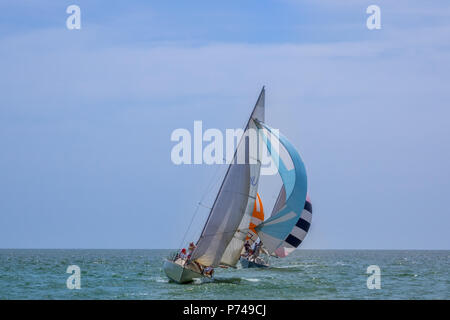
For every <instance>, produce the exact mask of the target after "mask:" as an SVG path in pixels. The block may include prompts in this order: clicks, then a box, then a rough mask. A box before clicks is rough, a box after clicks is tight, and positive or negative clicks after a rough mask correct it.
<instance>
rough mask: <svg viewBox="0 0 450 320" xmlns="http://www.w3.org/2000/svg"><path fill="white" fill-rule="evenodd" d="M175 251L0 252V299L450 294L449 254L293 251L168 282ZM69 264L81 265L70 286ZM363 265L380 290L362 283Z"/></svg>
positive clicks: (444, 296)
mask: <svg viewBox="0 0 450 320" xmlns="http://www.w3.org/2000/svg"><path fill="white" fill-rule="evenodd" d="M172 251H173V250H34V249H33V250H32V249H30V250H16V249H2V250H0V299H450V276H449V270H450V251H448V250H446V251H384V250H373V251H371V250H297V251H296V252H294V253H293V254H292V255H291V256H289V257H288V258H285V259H273V260H272V261H271V264H272V267H271V268H269V269H241V268H238V269H220V268H218V269H217V270H216V274H215V279H214V280H212V281H196V282H194V283H192V284H187V285H179V284H176V283H172V282H169V281H168V279H167V278H166V276H165V275H164V272H163V270H162V264H163V260H164V258H165V257H166V256H168V255H169V254H170V253H171V252H172ZM69 265H78V266H79V267H80V269H81V289H79V290H77V289H74V290H70V289H68V288H67V286H66V280H67V278H68V277H69V276H70V274H68V273H66V270H67V267H68V266H69ZM369 265H377V266H379V267H380V269H381V289H372V290H369V289H368V288H367V278H368V277H369V274H367V273H366V271H367V267H368V266H369Z"/></svg>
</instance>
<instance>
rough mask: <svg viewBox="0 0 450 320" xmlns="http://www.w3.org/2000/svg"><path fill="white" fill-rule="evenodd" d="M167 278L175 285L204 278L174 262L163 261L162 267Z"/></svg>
mask: <svg viewBox="0 0 450 320" xmlns="http://www.w3.org/2000/svg"><path fill="white" fill-rule="evenodd" d="M163 269H164V272H165V273H166V275H167V277H168V278H169V279H171V280H173V281H175V282H177V283H189V282H192V281H193V280H194V279H196V278H198V279H200V278H204V277H205V276H204V275H202V274H201V273H198V272H196V271H194V270H192V269H190V268H187V267H185V266H183V265H181V264H179V263H176V262H174V261H170V260H165V261H164V266H163Z"/></svg>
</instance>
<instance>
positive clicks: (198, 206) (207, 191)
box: [179, 166, 220, 248]
mask: <svg viewBox="0 0 450 320" xmlns="http://www.w3.org/2000/svg"><path fill="white" fill-rule="evenodd" d="M219 171H220V166H219V168H218V169H217V170H216V172H215V173H214V174H213V176H212V178H211V181H210V182H209V184H208V186H207V189H206V190H205V191H204V192H203V196H202V197H201V200H200V202H199V203H197V206H196V207H195V210H194V213H193V215H192V217H191V221H190V222H189V225H188V227H187V229H186V231H185V233H184V235H183V238H182V240H181V243H180V245H179V247H180V248H181V246H182V245H183V243H184V241H185V240H186V236H187V234H188V232H189V230H190V229H191V226H192V223H193V222H194V219H195V217H196V215H197V213H198V209H199V208H200V205H202V204H201V202H202V201H203V200H204V199H205V198H206V195H207V194H208V193H209V192H210V191H211V186H212V184H213V182H214V180H215V179H216V176H217V174H218V173H219ZM202 206H203V205H202ZM203 207H204V206H203ZM208 209H210V208H208Z"/></svg>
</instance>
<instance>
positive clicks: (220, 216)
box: [191, 87, 265, 266]
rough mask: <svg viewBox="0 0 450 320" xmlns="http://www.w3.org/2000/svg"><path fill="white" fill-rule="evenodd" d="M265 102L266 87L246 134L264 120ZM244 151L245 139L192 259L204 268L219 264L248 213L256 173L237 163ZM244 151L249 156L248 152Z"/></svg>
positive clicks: (220, 190)
mask: <svg viewBox="0 0 450 320" xmlns="http://www.w3.org/2000/svg"><path fill="white" fill-rule="evenodd" d="M264 98H265V88H264V87H263V88H262V90H261V93H260V94H259V96H258V100H257V102H256V104H255V107H254V108H253V110H252V113H251V115H250V117H249V119H248V121H247V124H246V126H245V128H244V132H246V131H247V130H248V128H249V126H251V123H252V119H257V120H260V121H263V120H264V100H265V99H264ZM243 141H244V144H243ZM242 147H244V148H245V135H244V136H243V137H241V139H240V141H239V143H238V147H237V149H236V150H235V152H234V156H233V159H232V161H231V163H230V164H229V165H228V168H227V171H226V173H225V176H224V178H223V180H222V183H221V185H220V188H219V191H218V193H217V195H216V198H215V200H214V203H213V206H212V208H211V210H210V212H209V215H208V218H207V220H206V222H205V224H204V226H203V229H202V233H201V235H200V238H199V239H198V241H197V248H196V249H195V250H194V252H193V253H192V258H191V259H193V260H196V261H197V262H199V263H201V264H204V265H211V266H217V265H219V264H220V259H221V257H222V255H223V253H224V252H225V250H226V249H227V246H228V244H229V243H230V241H231V240H232V239H233V237H234V235H235V233H236V231H237V230H238V229H239V224H240V223H241V221H242V219H243V217H244V214H245V212H246V211H247V210H246V209H247V206H248V202H249V194H248V192H249V190H250V175H251V171H252V172H253V171H254V170H251V169H250V168H251V167H250V164H249V163H248V164H247V163H246V164H238V163H235V162H236V156H237V154H238V151H239V150H241V148H242ZM244 150H245V151H246V152H245V154H246V155H247V153H248V150H247V149H244ZM258 175H259V171H258ZM255 196H256V194H255ZM205 238H206V239H205ZM234 251H235V250H234Z"/></svg>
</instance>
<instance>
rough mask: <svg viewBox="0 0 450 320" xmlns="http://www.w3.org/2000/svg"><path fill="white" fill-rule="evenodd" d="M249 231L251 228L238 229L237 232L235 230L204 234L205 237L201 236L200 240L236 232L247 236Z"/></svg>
mask: <svg viewBox="0 0 450 320" xmlns="http://www.w3.org/2000/svg"><path fill="white" fill-rule="evenodd" d="M248 230H250V229H249V228H245V229H236V230H233V231H224V232H217V233H213V234H204V235H202V236H200V238H206V237H214V236H217V235H219V234H227V233H236V232H240V233H245V234H247V233H248Z"/></svg>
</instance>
